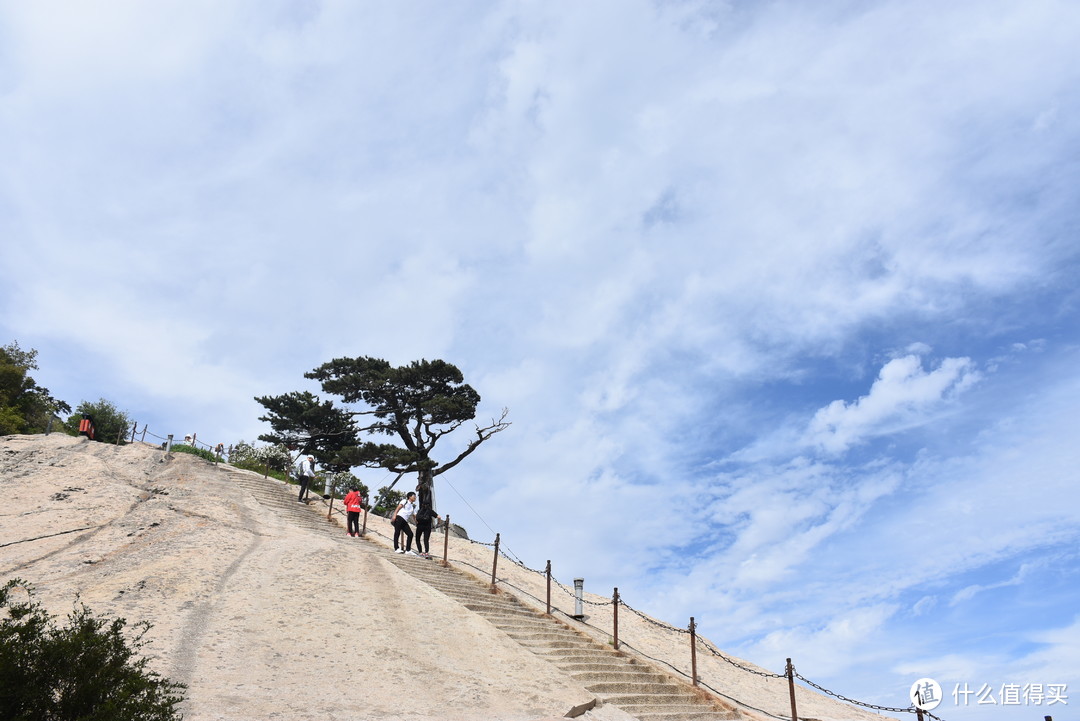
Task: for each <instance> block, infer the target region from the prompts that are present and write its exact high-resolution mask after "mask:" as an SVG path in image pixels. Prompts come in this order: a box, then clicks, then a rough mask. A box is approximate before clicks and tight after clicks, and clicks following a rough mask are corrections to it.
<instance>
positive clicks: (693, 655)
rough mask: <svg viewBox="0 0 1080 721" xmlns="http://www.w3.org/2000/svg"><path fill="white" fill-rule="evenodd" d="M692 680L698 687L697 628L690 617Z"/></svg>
mask: <svg viewBox="0 0 1080 721" xmlns="http://www.w3.org/2000/svg"><path fill="white" fill-rule="evenodd" d="M690 680H691V681H692V682H693V683H694V685H695V686H697V626H695V625H694V617H693V616H691V617H690Z"/></svg>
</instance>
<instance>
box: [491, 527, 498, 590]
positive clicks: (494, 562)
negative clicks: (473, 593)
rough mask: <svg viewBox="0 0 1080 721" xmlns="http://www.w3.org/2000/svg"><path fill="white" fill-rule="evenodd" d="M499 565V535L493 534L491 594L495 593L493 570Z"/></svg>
mask: <svg viewBox="0 0 1080 721" xmlns="http://www.w3.org/2000/svg"><path fill="white" fill-rule="evenodd" d="M498 565H499V534H498V533H496V534H495V558H494V559H492V561H491V592H492V593H495V569H496V567H498Z"/></svg>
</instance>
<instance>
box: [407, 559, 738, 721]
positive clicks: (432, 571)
mask: <svg viewBox="0 0 1080 721" xmlns="http://www.w3.org/2000/svg"><path fill="white" fill-rule="evenodd" d="M387 553H388V557H389V560H390V562H391V563H393V564H394V565H395V566H397V567H398V568H400V569H401V570H403V571H405V572H406V573H408V574H409V575H411V576H413V577H414V578H417V579H419V580H422V581H424V582H425V583H427V584H428V585H430V586H431V587H432V588H435V589H437V590H439V591H441V592H442V593H444V594H446V595H447V596H449V597H450V598H452V599H454V600H456V601H457V602H458V603H460V604H461V605H463V606H465V608H467V609H469V610H470V611H473V612H474V613H477V614H479V615H480V616H482V617H484V618H485V619H486V620H487V621H488V622H490V623H491V624H492V625H493V626H495V627H496V628H498V629H499V630H500V631H502V632H503V633H505V634H506V635H508V636H509V637H510V638H512V639H514V640H515V641H517V642H518V643H519V644H521V645H522V646H524V647H525V648H527V649H529V650H530V651H532V652H533V653H535V654H536V655H538V656H540V657H542V658H544V659H545V660H547V661H548V662H550V663H552V664H554V665H555V666H556V667H558V668H559V669H560V670H562V671H563V672H565V673H566V674H568V675H569V676H571V677H573V678H574V679H576V680H577V681H578V682H580V683H581V684H582V685H583V686H584V687H585V688H586V689H588V690H589V691H591V692H592V693H593V694H595V696H596V698H597V700H598V702H600V703H602V704H611V705H612V706H617V707H618V708H620V709H622V710H623V711H625V712H626V713H628V714H630V715H631V716H635V717H637V718H638V719H640V720H641V721H699V720H700V721H731V720H732V719H738V718H740V717H741V715H740V714H739V713H738V712H737V711H733V710H730V709H727V708H724V707H723V706H721V705H720V704H719V702H715V701H712V700H710V699H709V698H707V697H706V696H705V695H704V694H703V693H701V692H698V691H695V690H694V689H693V688H692V687H691V686H689V685H688V684H685V683H683V682H681V681H678V680H676V679H674V678H673V677H671V676H669V675H667V674H664V673H662V672H660V671H657V670H656V669H653V668H651V667H649V666H648V665H646V664H645V663H643V662H641V661H638V660H636V659H634V658H632V657H630V656H627V655H624V654H622V653H620V652H618V651H615V650H614V649H613V648H611V647H610V646H607V645H605V644H602V643H600V642H598V641H596V640H594V639H593V638H591V637H589V636H586V635H584V634H581V633H579V632H577V631H575V630H573V629H572V628H569V627H568V626H565V625H564V624H562V623H560V622H559V621H558V620H556V619H555V618H552V617H550V616H545V615H543V614H540V613H537V612H536V611H533V610H532V609H530V608H528V607H526V606H524V605H523V604H522V603H520V602H519V601H517V599H515V598H513V597H512V596H510V595H508V594H506V593H503V592H500V593H498V594H493V593H491V592H490V590H489V589H488V587H487V586H486V585H484V584H483V583H481V582H479V581H477V580H475V579H473V578H471V577H469V576H467V575H465V574H463V573H460V572H459V571H456V570H454V569H453V568H445V567H444V566H443V565H442V564H441V563H440V562H438V561H435V560H431V559H425V558H420V557H417V556H403V555H400V554H395V553H393V552H387Z"/></svg>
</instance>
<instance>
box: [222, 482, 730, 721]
mask: <svg viewBox="0 0 1080 721" xmlns="http://www.w3.org/2000/svg"><path fill="white" fill-rule="evenodd" d="M222 468H223V470H225V471H226V472H227V474H228V477H229V480H230V482H232V483H233V484H235V485H236V486H238V487H241V488H243V489H244V490H246V491H248V492H250V493H251V494H252V495H253V496H255V497H256V498H257V499H258V500H259V502H260V504H262V505H263V506H264V507H265V508H267V509H268V510H273V511H275V512H276V513H278V514H280V515H281V517H283V518H285V519H287V520H288V521H289V522H291V523H295V524H296V525H298V526H301V527H304V528H308V529H312V530H315V531H318V532H321V533H332V534H335V535H343V534H342V531H341V529H340V527H338V526H337V525H331V524H329V523H327V522H326V516H325V515H324V514H323V513H320V512H317V511H316V509H325V505H324V504H323V503H322V502H315V501H313V502H312V504H311V506H305V505H304V504H301V503H297V502H296V492H297V489H296V487H295V486H290V485H287V484H284V483H282V482H280V481H277V480H274V479H264V478H263V477H262V476H261V475H259V474H257V473H253V472H251V471H243V470H238V469H234V468H232V467H230V466H227V465H226V466H222ZM320 501H321V499H320ZM342 540H343V541H345V539H344V538H342ZM352 547H353V548H357V549H364V550H365V551H367V552H370V553H378V554H381V555H383V556H384V557H385V558H386V560H388V561H389V562H390V563H393V564H394V565H395V566H397V567H398V568H399V569H401V570H402V571H404V572H405V573H408V574H409V575H411V576H413V577H414V578H416V579H418V580H420V581H423V582H425V583H427V584H428V585H430V586H431V587H432V588H435V589H436V590H438V591H440V592H442V593H444V594H445V595H447V596H448V597H450V598H452V599H454V600H455V601H457V602H458V603H460V604H461V605H463V606H464V607H465V608H467V609H469V610H470V611H472V612H474V613H476V614H479V615H480V616H481V617H483V618H484V619H486V620H487V621H488V622H490V623H491V624H492V625H493V626H495V627H496V628H498V629H499V630H500V631H502V632H503V633H505V634H506V635H507V636H509V637H510V638H512V639H514V640H515V641H516V642H517V643H519V644H521V645H522V646H523V647H525V648H527V649H529V650H530V651H532V652H533V653H535V654H536V655H538V656H540V657H541V658H543V659H545V660H547V661H548V662H550V663H552V664H554V665H555V666H556V667H557V668H559V669H560V670H562V671H563V672H564V673H566V674H568V675H569V676H571V677H572V678H574V679H576V680H577V681H578V682H579V683H581V684H582V686H584V687H585V688H586V689H588V690H589V691H590V692H592V693H593V694H594V695H595V697H596V700H597V703H598V704H610V705H612V706H616V707H618V708H619V709H622V710H623V711H625V712H626V713H628V714H630V715H631V716H634V717H636V718H638V719H640V721H732V720H734V719H741V718H743V716H742V714H740V713H739V712H738V711H736V710H732V709H730V708H727V707H725V706H723V705H721V704H720V702H718V701H715V700H713V699H711V698H710V697H708V696H707V695H706V694H705V693H703V692H700V691H697V690H695V689H693V688H692V687H691V686H690V685H689V684H687V683H685V682H683V681H681V680H678V679H675V678H674V677H672V676H670V675H668V674H665V673H663V672H661V671H658V670H656V669H654V668H652V667H650V666H649V665H648V664H646V663H644V662H642V661H639V660H637V659H635V658H632V657H630V656H628V655H626V654H623V653H621V652H619V651H616V650H614V649H613V648H612V647H610V646H608V645H605V644H603V643H601V642H599V641H597V640H595V639H593V638H591V637H589V636H587V635H585V634H583V633H579V632H578V631H575V630H574V629H572V628H570V627H569V626H567V625H565V624H563V623H562V622H560V621H558V620H557V619H555V618H554V617H551V616H546V615H543V614H540V613H538V612H536V611H534V610H532V609H530V608H528V607H527V606H525V605H523V604H522V603H521V602H519V601H518V600H517V599H515V598H513V597H512V596H510V595H509V594H507V593H505V592H499V593H497V594H493V593H491V592H490V590H489V588H488V586H487V585H485V584H483V583H481V582H480V581H478V580H476V579H475V578H473V577H471V576H469V575H467V574H464V573H462V572H460V571H457V570H455V569H453V568H452V567H451V568H447V567H444V566H443V565H442V564H441V563H440V562H439V561H437V560H434V559H427V558H422V557H420V556H408V555H402V554H397V553H394V552H393V551H392V550H390V549H387V548H383V547H381V546H379V545H376V544H373V543H365V544H357V545H352ZM585 710H586V708H581V709H579V711H580V712H581V713H584V712H585Z"/></svg>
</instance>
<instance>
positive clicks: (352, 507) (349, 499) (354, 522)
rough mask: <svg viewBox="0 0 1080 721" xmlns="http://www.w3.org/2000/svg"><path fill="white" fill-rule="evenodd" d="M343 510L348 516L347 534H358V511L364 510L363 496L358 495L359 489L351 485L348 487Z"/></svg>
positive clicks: (352, 535)
mask: <svg viewBox="0 0 1080 721" xmlns="http://www.w3.org/2000/svg"><path fill="white" fill-rule="evenodd" d="M343 503H344V504H345V512H346V515H347V517H348V522H347V523H346V527H347V531H348V533H349V536H351V537H355V536H359V535H360V511H362V510H364V497H363V496H361V495H360V491H358V490H357V489H356V486H353V487H352V488H350V489H349V492H348V493H346V494H345V500H344V501H343Z"/></svg>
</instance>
